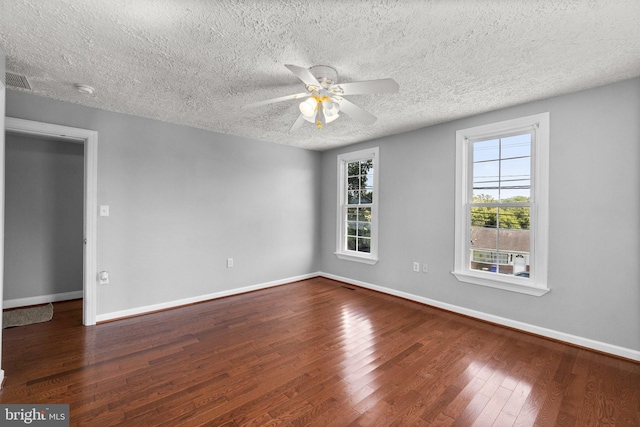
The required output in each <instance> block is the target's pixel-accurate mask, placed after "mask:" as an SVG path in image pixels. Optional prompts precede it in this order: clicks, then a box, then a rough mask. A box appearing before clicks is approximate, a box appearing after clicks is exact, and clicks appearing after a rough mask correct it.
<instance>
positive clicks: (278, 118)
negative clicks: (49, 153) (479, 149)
mask: <svg viewBox="0 0 640 427" xmlns="http://www.w3.org/2000/svg"><path fill="white" fill-rule="evenodd" d="M639 22H640V1H638V0H606V1H587V0H584V1H575V0H562V1H561V0H554V1H551V0H548V1H535V0H519V1H516V0H506V1H495V0H482V1H474V0H469V1H454V0H449V1H444V0H443V1H418V0H414V1H390V0H387V1H385V0H379V1H373V0H366V1H365V0H348V1H315V2H307V1H274V0H258V1H238V0H217V1H196V0H191V1H189V0H135V1H125V0H111V1H103V0H92V1H91V0H85V1H80V0H75V1H73V0H2V1H1V2H0V46H1V47H2V48H3V50H4V51H5V53H6V56H7V71H9V72H14V73H17V74H22V75H25V76H26V77H27V78H28V80H29V82H30V84H31V86H32V90H31V91H30V92H32V93H35V94H38V95H42V96H46V97H51V98H55V99H59V100H64V101H69V102H75V103H78V104H82V105H87V106H90V107H97V108H102V109H106V110H111V111H118V112H123V113H128V114H133V115H138V116H143V117H150V118H154V119H159V120H164V121H167V122H172V123H179V124H184V125H188V126H194V127H198V128H204V129H209V130H212V131H216V132H222V133H228V134H234V135H240V136H245V137H250V138H254V139H258V140H264V141H271V142H276V143H280V144H286V145H293V146H299V147H303V148H308V149H314V150H325V149H328V148H333V147H337V146H341V145H346V144H352V143H355V142H359V141H364V140H368V139H373V138H377V137H380V136H385V135H391V134H396V133H400V132H405V131H408V130H412V129H417V128H420V127H424V126H428V125H432V124H436V123H441V122H445V121H449V120H452V119H456V118H460V117H465V116H469V115H473V114H478V113H482V112H485V111H490V110H495V109H499V108H503V107H508V106H511V105H515V104H520V103H524V102H528V101H532V100H536V99H542V98H547V97H550V96H554V95H559V94H563V93H568V92H573V91H577V90H581V89H586V88H590V87H594V86H599V85H603V84H607V83H611V82H615V81H619V80H623V79H627V78H631V77H635V76H638V75H640V25H639V24H638V23H639ZM284 64H295V65H300V66H304V67H309V66H312V65H320V64H321V65H331V66H333V67H334V68H336V69H337V71H338V79H339V81H341V82H349V81H360V80H372V79H380V78H387V77H390V78H393V79H394V80H395V81H397V82H398V83H399V85H400V92H399V93H397V94H384V95H383V94H376V95H354V96H351V97H347V98H348V99H349V100H350V101H352V102H354V103H356V104H357V105H359V106H360V107H363V108H364V109H366V110H367V111H369V112H371V113H373V114H374V115H376V116H377V117H378V120H377V121H376V122H375V123H374V124H372V125H369V126H365V125H362V124H359V123H358V122H356V121H354V120H352V119H351V118H349V117H348V116H344V115H342V116H341V117H340V119H338V120H336V121H335V122H333V123H331V124H328V125H327V126H325V128H324V129H322V130H318V129H316V128H315V127H314V126H313V125H312V124H310V123H305V125H304V126H303V127H302V128H301V129H299V130H298V131H297V132H295V133H289V128H290V127H291V125H292V124H293V122H294V121H295V120H296V118H297V117H298V114H299V112H298V109H297V104H298V102H296V101H286V102H282V103H278V104H272V105H267V106H262V107H257V108H254V109H249V110H247V109H241V106H242V105H244V104H248V103H252V102H256V101H260V100H263V99H268V98H275V97H279V96H284V95H289V94H293V93H298V92H302V91H304V86H303V84H302V83H301V82H300V81H299V80H298V79H297V78H296V77H295V76H294V75H293V74H291V73H290V72H289V71H288V70H287V69H286V68H285V67H284ZM75 83H83V84H87V85H90V86H93V87H95V89H96V90H95V92H94V93H93V94H92V95H86V94H82V93H79V92H78V91H76V90H75V89H74V84H75Z"/></svg>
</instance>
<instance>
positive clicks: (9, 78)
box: [5, 72, 31, 90]
mask: <svg viewBox="0 0 640 427" xmlns="http://www.w3.org/2000/svg"><path fill="white" fill-rule="evenodd" d="M5 78H6V85H7V87H17V88H20V89H27V90H31V85H30V84H29V80H27V77H26V76H21V75H20V74H14V73H9V72H6V73H5Z"/></svg>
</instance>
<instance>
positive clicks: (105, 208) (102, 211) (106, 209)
mask: <svg viewBox="0 0 640 427" xmlns="http://www.w3.org/2000/svg"><path fill="white" fill-rule="evenodd" d="M100 216H109V205H100Z"/></svg>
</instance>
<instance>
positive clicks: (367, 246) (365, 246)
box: [358, 238, 371, 253]
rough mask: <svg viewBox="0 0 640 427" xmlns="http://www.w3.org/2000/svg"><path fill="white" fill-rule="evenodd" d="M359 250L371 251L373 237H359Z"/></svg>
mask: <svg viewBox="0 0 640 427" xmlns="http://www.w3.org/2000/svg"><path fill="white" fill-rule="evenodd" d="M358 252H367V253H369V252H371V239H367V238H359V239H358Z"/></svg>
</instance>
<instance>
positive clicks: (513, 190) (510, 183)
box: [500, 157, 531, 201]
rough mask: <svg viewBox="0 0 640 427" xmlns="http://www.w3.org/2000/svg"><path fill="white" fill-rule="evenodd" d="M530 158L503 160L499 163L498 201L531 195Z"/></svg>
mask: <svg viewBox="0 0 640 427" xmlns="http://www.w3.org/2000/svg"><path fill="white" fill-rule="evenodd" d="M530 189H531V158H530V157H523V158H517V159H509V160H503V161H501V162H500V200H502V201H504V200H505V199H509V198H513V197H518V196H519V197H523V198H525V199H526V200H527V201H528V199H529V196H530V194H531V191H530Z"/></svg>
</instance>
